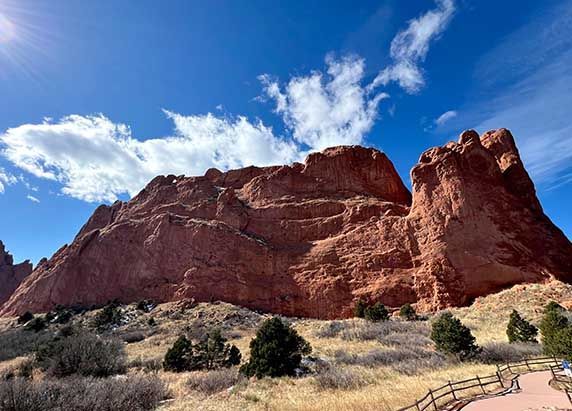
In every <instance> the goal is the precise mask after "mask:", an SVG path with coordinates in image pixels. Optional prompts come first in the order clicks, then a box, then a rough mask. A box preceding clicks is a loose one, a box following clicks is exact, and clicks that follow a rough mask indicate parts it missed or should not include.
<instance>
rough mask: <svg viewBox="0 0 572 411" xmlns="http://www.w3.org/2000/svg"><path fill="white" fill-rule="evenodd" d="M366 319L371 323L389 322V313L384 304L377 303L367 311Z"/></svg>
mask: <svg viewBox="0 0 572 411" xmlns="http://www.w3.org/2000/svg"><path fill="white" fill-rule="evenodd" d="M365 319H366V320H368V321H371V322H379V321H387V320H389V312H388V311H387V308H385V305H383V304H382V303H375V304H374V305H372V306H371V307H367V308H366V309H365Z"/></svg>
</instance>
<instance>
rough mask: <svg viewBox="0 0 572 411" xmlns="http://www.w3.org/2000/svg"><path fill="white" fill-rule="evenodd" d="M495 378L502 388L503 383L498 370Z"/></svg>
mask: <svg viewBox="0 0 572 411" xmlns="http://www.w3.org/2000/svg"><path fill="white" fill-rule="evenodd" d="M497 378H498V380H499V384H500V386H501V387H502V388H504V383H503V381H502V377H501V373H500V372H499V371H497Z"/></svg>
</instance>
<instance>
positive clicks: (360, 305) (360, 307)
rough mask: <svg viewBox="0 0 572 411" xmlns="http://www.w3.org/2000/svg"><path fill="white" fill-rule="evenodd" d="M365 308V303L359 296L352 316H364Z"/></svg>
mask: <svg viewBox="0 0 572 411" xmlns="http://www.w3.org/2000/svg"><path fill="white" fill-rule="evenodd" d="M366 308H367V304H366V303H365V301H363V300H362V299H361V298H360V299H359V300H357V302H356V305H355V307H354V317H357V318H365V309H366Z"/></svg>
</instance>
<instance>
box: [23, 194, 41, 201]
mask: <svg viewBox="0 0 572 411" xmlns="http://www.w3.org/2000/svg"><path fill="white" fill-rule="evenodd" d="M26 198H27V199H28V200H30V201H31V202H32V203H39V202H40V200H38V199H37V198H36V197H34V196H33V195H30V194H28V195H27V196H26Z"/></svg>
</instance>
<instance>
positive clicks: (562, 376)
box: [550, 363, 572, 403]
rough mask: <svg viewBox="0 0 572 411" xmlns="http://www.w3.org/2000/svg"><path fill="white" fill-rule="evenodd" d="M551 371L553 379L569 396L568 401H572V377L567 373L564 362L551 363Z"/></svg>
mask: <svg viewBox="0 0 572 411" xmlns="http://www.w3.org/2000/svg"><path fill="white" fill-rule="evenodd" d="M550 371H551V372H552V379H553V381H554V382H555V383H556V384H557V385H558V388H560V389H561V390H562V391H564V393H566V396H567V397H568V401H570V403H572V378H571V377H569V376H568V375H566V373H565V371H564V368H563V367H562V364H561V363H560V364H557V365H551V366H550Z"/></svg>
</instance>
